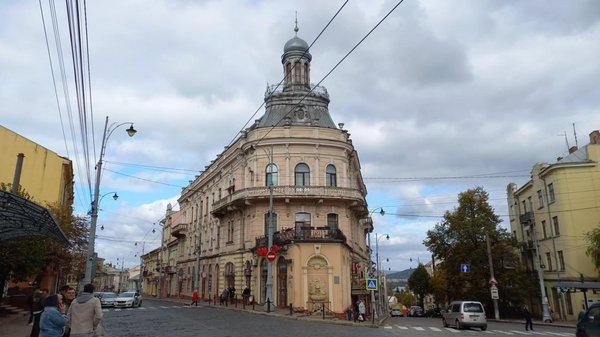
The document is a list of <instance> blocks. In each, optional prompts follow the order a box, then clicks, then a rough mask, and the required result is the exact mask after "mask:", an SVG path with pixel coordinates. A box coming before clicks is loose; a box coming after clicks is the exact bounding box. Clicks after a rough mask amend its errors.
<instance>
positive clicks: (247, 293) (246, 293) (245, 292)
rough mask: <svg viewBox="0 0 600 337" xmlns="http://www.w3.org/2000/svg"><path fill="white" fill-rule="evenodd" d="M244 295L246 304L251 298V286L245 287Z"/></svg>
mask: <svg viewBox="0 0 600 337" xmlns="http://www.w3.org/2000/svg"><path fill="white" fill-rule="evenodd" d="M242 297H243V298H244V304H248V299H249V298H250V288H248V287H246V288H244V291H242Z"/></svg>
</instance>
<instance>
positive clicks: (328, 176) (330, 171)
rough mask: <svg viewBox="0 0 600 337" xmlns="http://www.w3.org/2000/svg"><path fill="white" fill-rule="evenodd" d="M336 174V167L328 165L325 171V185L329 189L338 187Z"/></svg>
mask: <svg viewBox="0 0 600 337" xmlns="http://www.w3.org/2000/svg"><path fill="white" fill-rule="evenodd" d="M335 172H336V171H335V166H333V165H331V164H329V165H327V169H326V170H325V180H326V182H325V183H326V185H327V186H329V187H336V186H337V174H336V173H335Z"/></svg>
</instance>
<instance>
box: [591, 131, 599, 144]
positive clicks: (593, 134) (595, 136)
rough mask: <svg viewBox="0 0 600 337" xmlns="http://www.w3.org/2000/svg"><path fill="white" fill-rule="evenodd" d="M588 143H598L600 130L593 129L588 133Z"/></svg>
mask: <svg viewBox="0 0 600 337" xmlns="http://www.w3.org/2000/svg"><path fill="white" fill-rule="evenodd" d="M590 144H600V131H598V130H594V131H592V132H591V133H590Z"/></svg>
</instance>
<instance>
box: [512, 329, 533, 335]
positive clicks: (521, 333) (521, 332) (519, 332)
mask: <svg viewBox="0 0 600 337" xmlns="http://www.w3.org/2000/svg"><path fill="white" fill-rule="evenodd" d="M510 332H514V333H517V334H519V335H531V334H530V333H529V332H523V331H518V330H510Z"/></svg>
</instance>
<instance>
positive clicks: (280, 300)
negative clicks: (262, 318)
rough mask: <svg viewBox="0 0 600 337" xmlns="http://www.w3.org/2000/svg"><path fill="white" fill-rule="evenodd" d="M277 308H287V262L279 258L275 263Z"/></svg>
mask: <svg viewBox="0 0 600 337" xmlns="http://www.w3.org/2000/svg"><path fill="white" fill-rule="evenodd" d="M277 295H278V296H277V306H278V307H280V308H282V307H287V306H288V303H287V262H286V261H285V259H284V258H280V259H279V261H278V262H277Z"/></svg>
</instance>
